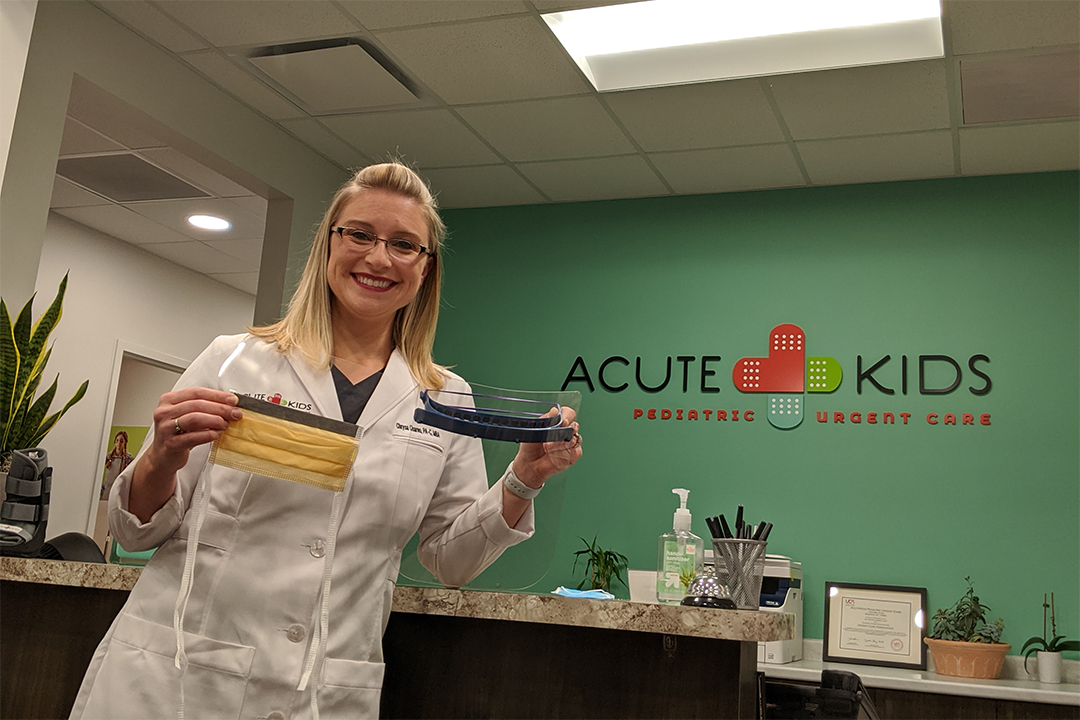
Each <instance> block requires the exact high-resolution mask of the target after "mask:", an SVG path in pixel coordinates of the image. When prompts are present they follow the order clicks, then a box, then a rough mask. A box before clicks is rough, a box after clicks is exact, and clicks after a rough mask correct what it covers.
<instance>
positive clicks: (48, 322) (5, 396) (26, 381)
mask: <svg viewBox="0 0 1080 720" xmlns="http://www.w3.org/2000/svg"><path fill="white" fill-rule="evenodd" d="M67 280H68V279H67V275H64V279H63V280H61V281H60V289H59V290H58V291H57V293H56V298H55V299H53V301H52V304H51V305H50V306H49V308H48V309H47V310H46V311H45V312H44V313H43V314H42V315H41V317H39V318H38V319H37V321H36V322H31V315H32V312H33V310H32V306H33V303H34V298H33V296H31V298H30V299H29V300H27V301H26V305H24V306H23V309H22V311H21V312H20V313H19V316H18V317H17V318H16V320H15V322H14V323H12V322H11V315H10V314H9V313H8V308H7V303H5V302H4V301H3V300H2V299H0V467H6V466H7V464H8V462H9V461H10V458H11V453H12V451H13V450H23V449H26V448H32V447H37V445H38V444H39V443H40V442H41V441H42V440H43V439H44V438H45V436H46V435H47V434H48V433H49V431H50V430H52V429H53V426H54V425H56V423H57V421H58V420H60V418H62V417H63V416H64V413H66V412H67V411H68V410H69V409H70V408H71V406H72V405H74V404H75V403H77V402H79V400H81V399H82V397H83V395H85V394H86V388H87V386H88V385H89V384H90V381H89V380H87V381H85V382H84V383H83V384H82V385H80V386H79V389H78V390H76V391H75V394H74V395H73V396H72V397H71V399H70V400H68V401H67V404H66V405H64V407H63V408H62V409H61V410H60V411H59V412H55V413H53V414H52V415H49V414H48V412H49V408H50V407H51V406H52V401H53V397H54V396H55V395H56V383H57V380H59V379H60V375H59V374H57V376H56V378H55V379H54V380H53V382H52V385H50V386H49V388H48V389H47V390H45V392H43V393H41V395H39V396H37V398H35V397H34V394H35V393H36V392H37V389H38V385H39V384H40V383H41V378H42V376H43V375H44V373H45V364H46V363H48V362H49V355H50V354H51V353H52V347H51V346H49V344H48V340H49V335H50V334H51V333H52V331H53V329H54V328H55V327H56V324H57V323H58V322H59V321H60V315H61V312H62V309H63V303H64V291H65V290H66V289H67Z"/></svg>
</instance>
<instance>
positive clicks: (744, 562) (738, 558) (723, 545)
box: [712, 539, 766, 610]
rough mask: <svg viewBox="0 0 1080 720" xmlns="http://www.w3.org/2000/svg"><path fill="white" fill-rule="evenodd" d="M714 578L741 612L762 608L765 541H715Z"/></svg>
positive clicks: (713, 542)
mask: <svg viewBox="0 0 1080 720" xmlns="http://www.w3.org/2000/svg"><path fill="white" fill-rule="evenodd" d="M712 544H713V563H714V567H715V569H716V577H717V579H719V580H720V582H721V583H723V585H724V587H726V588H727V590H728V594H729V595H730V596H731V599H732V600H734V601H735V606H736V607H737V608H738V609H740V610H757V609H759V608H760V607H761V579H762V578H763V577H764V575H765V545H766V543H765V541H764V540H733V539H714V540H713V541H712Z"/></svg>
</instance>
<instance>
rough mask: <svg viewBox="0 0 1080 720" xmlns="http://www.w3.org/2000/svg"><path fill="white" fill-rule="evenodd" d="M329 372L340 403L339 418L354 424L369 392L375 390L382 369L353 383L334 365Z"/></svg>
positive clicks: (369, 394) (366, 401)
mask: <svg viewBox="0 0 1080 720" xmlns="http://www.w3.org/2000/svg"><path fill="white" fill-rule="evenodd" d="M330 373H331V374H332V375H333V376H334V387H335V388H336V389H337V396H338V404H340V405H341V419H342V420H344V421H345V422H349V423H353V424H355V423H356V421H357V420H359V419H360V413H362V412H364V408H365V407H367V404H368V400H370V399H371V393H373V392H375V386H376V385H378V384H379V379H380V378H381V377H382V374H383V371H382V370H380V371H379V372H377V373H375V374H374V375H369V376H368V377H366V378H364V379H363V380H361V381H360V382H358V383H356V384H355V385H353V384H352V383H351V382H350V381H349V378H347V377H345V374H344V373H343V372H341V371H340V370H338V369H337V367H336V366H331V367H330Z"/></svg>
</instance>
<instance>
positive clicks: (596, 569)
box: [574, 536, 630, 592]
mask: <svg viewBox="0 0 1080 720" xmlns="http://www.w3.org/2000/svg"><path fill="white" fill-rule="evenodd" d="M580 539H581V542H583V543H585V549H584V550H578V551H577V552H576V553H574V570H575V571H577V564H578V560H580V559H581V558H582V556H584V557H585V579H584V580H582V581H581V582H580V583H578V586H577V589H578V590H584V589H585V586H586V585H587V586H588V587H589V589H591V590H605V591H607V592H611V581H612V580H617V581H618V582H620V583H622V585H623V587H627V585H626V581H625V580H623V575H622V574H623V571H624V570H626V568H627V566H628V565H629V564H630V561H629V560H627V559H626V556H625V555H622V554H620V553H617V552H615V551H614V550H605V549H603V548H602V547H600V546H599V545H597V543H596V537H595V536H594V537H593V540H592V542H589V541H587V540H586V539H585V538H580Z"/></svg>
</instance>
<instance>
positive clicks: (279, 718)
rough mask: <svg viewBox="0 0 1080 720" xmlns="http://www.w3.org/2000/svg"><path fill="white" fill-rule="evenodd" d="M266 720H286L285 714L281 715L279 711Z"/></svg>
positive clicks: (268, 716)
mask: <svg viewBox="0 0 1080 720" xmlns="http://www.w3.org/2000/svg"><path fill="white" fill-rule="evenodd" d="M266 720H285V715H284V713H279V712H278V711H277V710H275V711H274V712H272V713H270V714H269V715H267V716H266Z"/></svg>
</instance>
